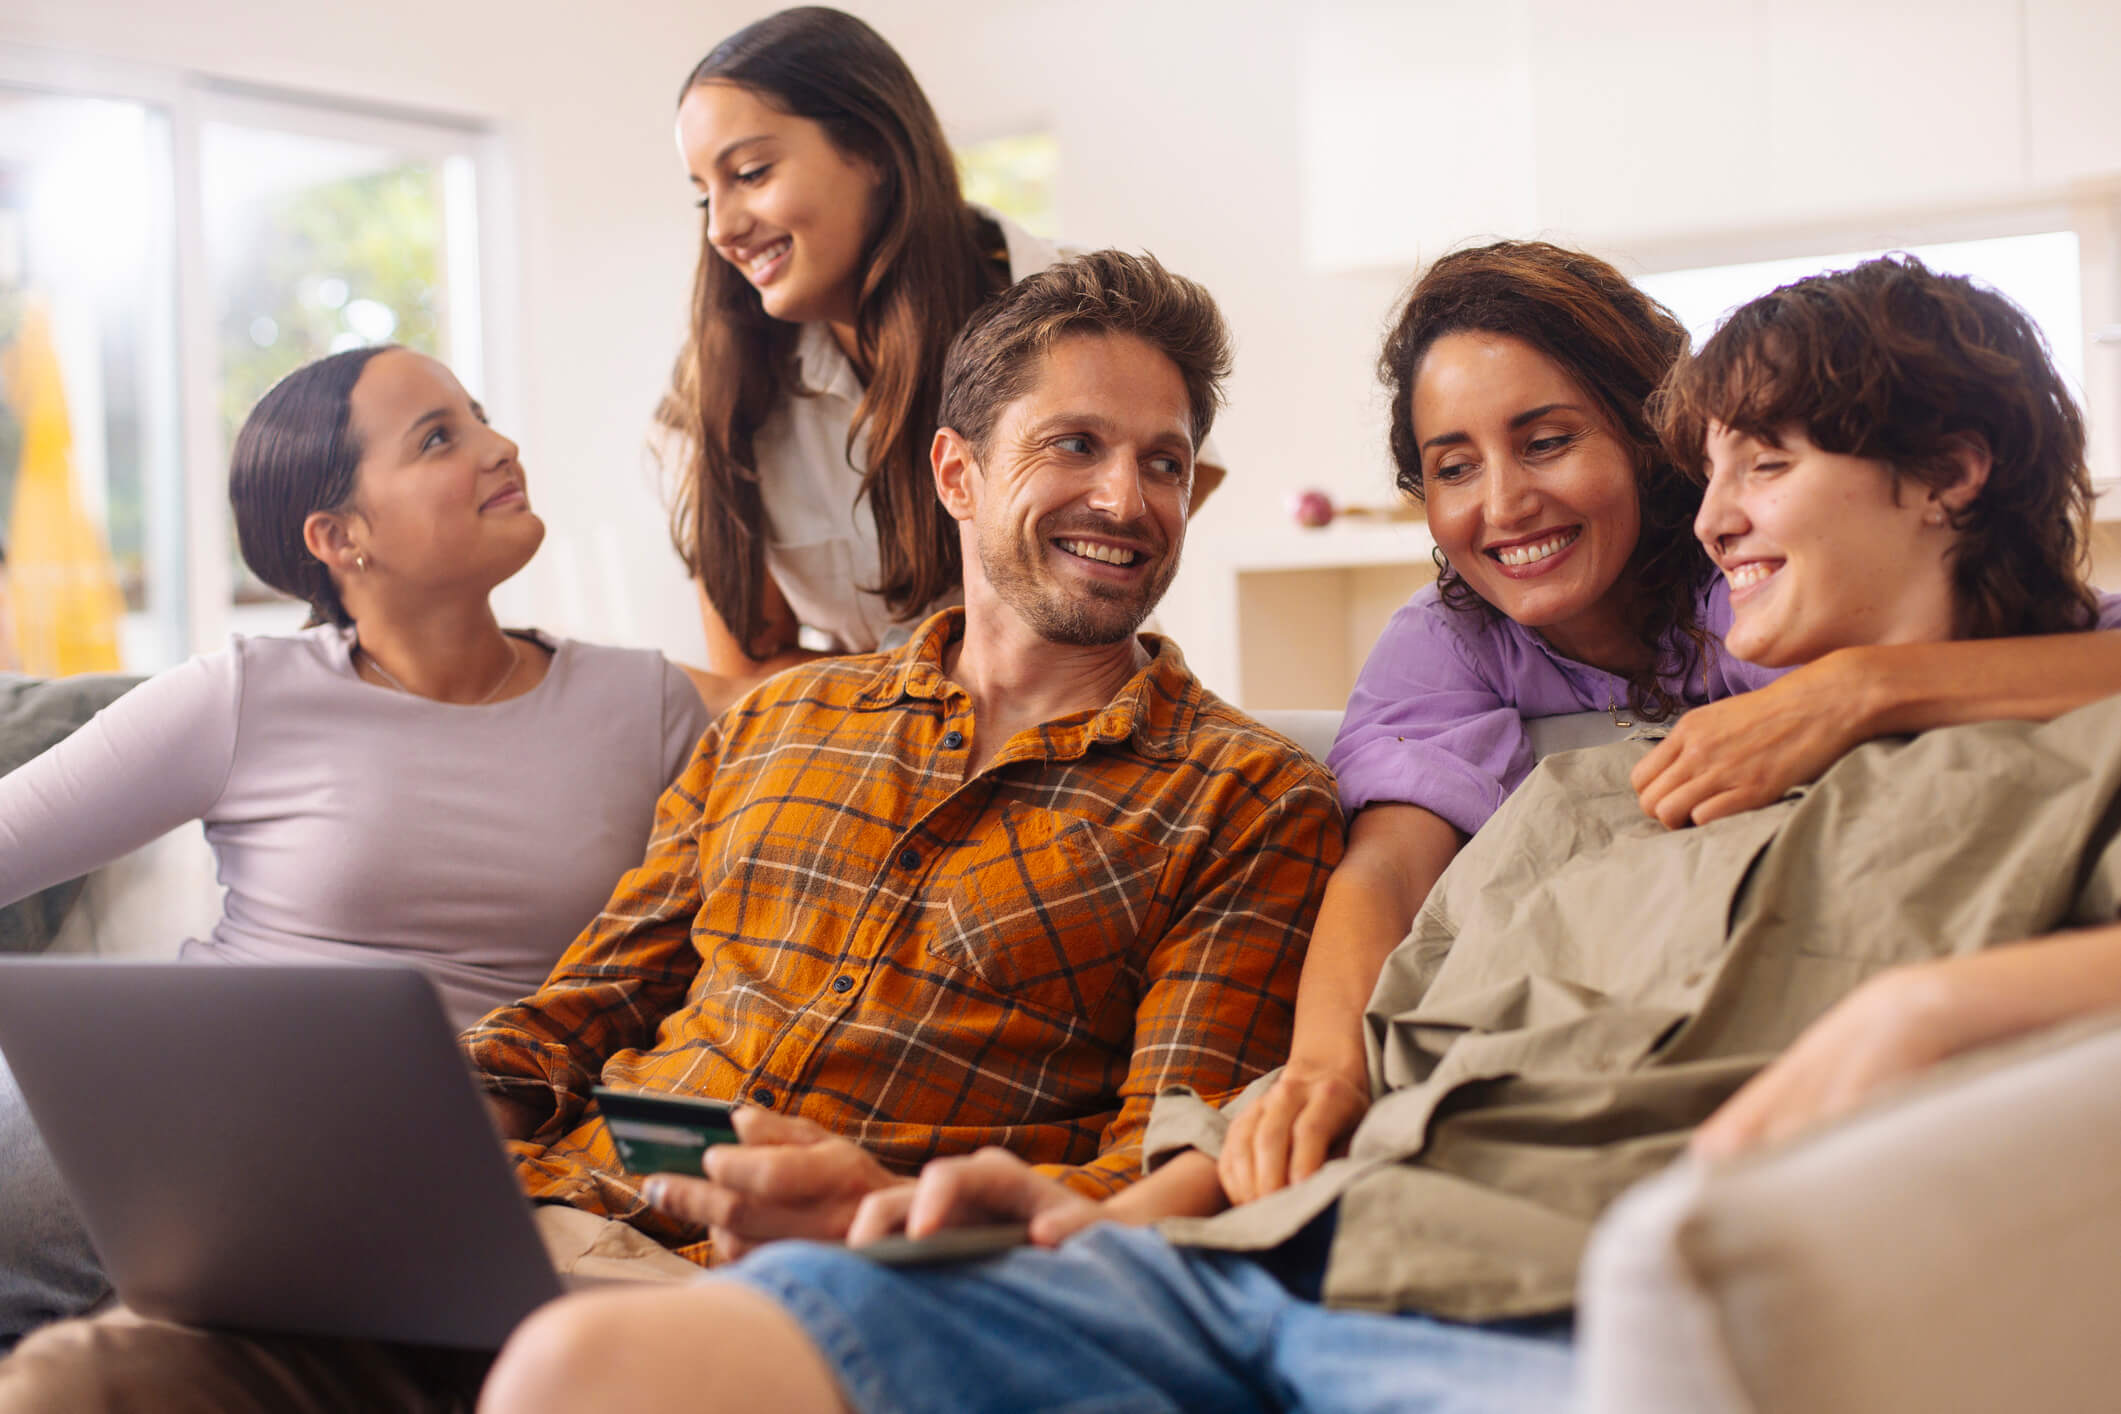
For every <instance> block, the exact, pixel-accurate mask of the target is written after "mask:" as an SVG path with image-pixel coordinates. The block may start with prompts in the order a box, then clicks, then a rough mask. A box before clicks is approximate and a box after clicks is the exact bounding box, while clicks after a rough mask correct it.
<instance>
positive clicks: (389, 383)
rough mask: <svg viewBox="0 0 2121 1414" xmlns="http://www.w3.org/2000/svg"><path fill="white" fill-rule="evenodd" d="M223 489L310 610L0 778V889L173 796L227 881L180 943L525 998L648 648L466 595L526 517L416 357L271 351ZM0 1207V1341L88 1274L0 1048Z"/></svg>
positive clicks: (120, 705)
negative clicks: (270, 378)
mask: <svg viewBox="0 0 2121 1414" xmlns="http://www.w3.org/2000/svg"><path fill="white" fill-rule="evenodd" d="M229 494H230V499H231V501H232V502H233V505H234V508H235V512H236V523H237V532H238V535H239V537H240V539H241V541H242V546H243V554H244V559H245V560H246V561H247V562H248V563H249V564H250V566H251V567H252V569H253V570H255V571H256V572H257V573H258V575H259V577H260V578H262V579H264V580H265V581H266V582H267V583H269V584H271V585H273V586H274V587H276V588H279V589H281V590H283V591H285V592H287V593H289V594H292V595H294V596H296V597H298V598H301V599H305V600H307V601H308V602H309V603H310V605H311V606H312V609H313V610H314V615H313V626H312V627H310V628H307V629H305V630H303V631H302V632H301V633H298V634H294V635H290V636H287V637H259V638H237V639H235V640H234V641H232V643H231V644H230V646H229V647H228V648H227V649H225V650H223V651H221V652H218V653H213V654H209V655H206V656H205V657H201V658H196V659H193V660H192V661H191V662H188V663H185V664H183V665H181V666H179V667H177V668H174V669H172V670H171V671H169V672H167V673H164V674H162V675H160V676H159V677H156V678H154V679H152V680H151V681H149V682H146V683H143V684H141V685H140V686H139V687H137V688H135V689H134V690H133V691H132V692H130V693H128V694H127V695H126V696H124V697H122V698H120V699H119V700H118V701H117V702H116V703H114V704H112V705H111V706H110V707H108V708H106V709H105V710H104V711H103V712H102V713H100V714H98V715H97V716H96V717H95V718H94V719H93V720H91V721H90V722H89V723H88V724H87V725H86V726H84V727H82V728H81V730H80V731H78V732H76V733H75V734H74V735H73V736H71V737H69V738H67V739H66V740H65V741H62V742H61V743H59V745H57V746H56V747H54V748H52V749H51V750H50V751H48V752H46V753H45V754H44V755H42V756H40V757H38V758H36V759H35V760H33V761H31V762H29V763H28V764H26V765H24V766H23V767H21V768H20V769H19V770H17V771H15V772H13V773H11V774H9V775H7V776H5V777H0V903H4V902H7V901H9V900H12V899H14V898H17V897H21V896H23V895H26V894H29V893H33V892H35V891H36V890H38V889H41V888H43V887H45V886H47V885H49V884H52V883H55V882H57V881H59V880H62V879H67V878H71V877H73V876H75V875H77V874H81V873H84V872H86V871H87V870H89V869H92V868H95V867H96V866H98V865H100V864H102V863H104V862H105V861H107V860H109V859H112V858H115V857H116V856H118V855H120V854H123V853H125V852H126V851H128V850H130V849H133V848H135V847H136V846H138V845H140V844H144V843H145V842H147V841H148V840H150V839H153V838H154V837H155V836H157V835H159V834H161V833H163V832H164V831H166V830H169V829H172V828H174V827H176V826H178V825H180V824H183V823H185V822H187V821H190V820H200V821H203V822H204V824H205V828H206V837H207V841H208V843H209V844H210V845H211V846H212V848H213V851H214V855H215V860H216V865H217V868H218V872H219V875H220V879H221V882H222V884H223V885H224V886H225V887H226V896H225V900H224V903H223V912H222V916H221V918H220V920H219V921H218V922H216V924H215V925H214V927H213V930H212V931H211V933H210V934H209V935H208V936H207V937H205V938H198V939H191V940H188V941H186V942H185V943H184V945H183V952H182V956H183V957H184V959H185V960H186V961H197V962H202V963H215V962H322V961H339V962H362V961H382V962H398V963H409V964H411V965H413V966H416V967H418V968H420V969H421V970H422V971H424V972H425V973H426V974H427V975H428V976H429V978H430V979H431V980H433V982H434V983H435V985H436V989H437V990H438V991H439V993H440V994H441V997H442V1000H443V1004H444V1008H445V1010H446V1011H447V1012H448V1013H449V1015H450V1016H451V1018H452V1019H453V1020H454V1021H456V1022H457V1024H459V1025H469V1024H470V1023H471V1022H473V1021H475V1020H477V1019H478V1018H479V1017H480V1016H482V1015H484V1014H485V1012H487V1011H488V1010H490V1009H492V1008H493V1007H496V1006H499V1005H502V1004H504V1003H507V1002H511V1001H514V1000H516V999H517V998H519V997H522V996H525V995H528V994H529V993H530V992H532V991H534V990H536V988H537V987H538V985H539V983H541V982H542V981H543V980H544V977H545V974H546V973H547V972H548V971H549V970H550V969H551V966H552V964H553V962H554V961H555V960H556V959H557V958H558V956H559V954H560V953H561V951H562V950H563V949H564V948H565V947H566V945H567V944H568V942H570V941H571V940H572V939H573V937H574V935H575V934H576V933H577V932H579V931H580V930H581V928H582V927H583V925H585V924H586V923H588V922H589V921H590V920H591V919H592V918H594V917H595V916H596V913H597V911H598V909H599V908H601V907H602V906H603V904H604V902H605V900H606V899H607V898H608V897H609V895H610V893H611V889H612V887H613V885H614V884H616V883H617V881H618V879H619V876H620V875H621V874H623V873H624V872H625V871H626V870H627V869H630V868H632V867H634V866H636V865H638V864H639V863H640V861H641V858H642V856H643V853H644V851H645V849H646V846H647V840H648V832H649V827H650V825H651V823H652V820H653V817H654V809H655V801H656V797H657V796H658V795H660V794H661V792H662V790H663V788H664V787H665V786H666V785H667V784H668V783H669V782H670V781H671V780H672V779H673V778H674V777H675V776H676V774H677V773H678V771H680V770H681V769H682V768H683V766H684V764H685V762H686V761H687V760H688V759H689V758H690V756H691V753H692V750H693V747H694V744H695V742H696V741H697V739H698V737H699V735H700V733H701V732H702V731H703V730H705V727H706V725H707V716H706V711H705V708H704V707H703V706H702V705H701V702H700V699H699V697H698V695H697V694H696V693H695V692H694V690H693V688H692V686H691V684H690V683H689V682H688V681H687V679H686V678H685V676H684V674H683V673H682V671H681V670H679V669H678V668H676V667H674V666H673V665H671V664H669V663H667V662H665V661H664V660H663V658H662V656H661V655H660V654H657V653H654V652H648V651H642V650H636V649H619V648H604V647H599V646H596V645H593V644H584V643H576V642H572V641H568V640H555V639H552V638H548V637H546V636H545V635H542V634H538V633H533V632H504V631H503V630H502V629H501V627H500V625H499V624H498V622H497V621H496V620H495V618H494V615H493V611H492V609H491V608H490V606H489V604H488V596H489V595H490V594H491V592H492V591H493V589H494V587H495V586H496V585H498V584H500V583H501V581H503V580H505V579H507V578H508V577H509V576H510V575H512V574H514V573H515V572H516V571H517V570H519V569H521V568H522V567H523V565H524V564H525V563H527V562H528V561H529V559H530V557H531V555H532V553H533V552H534V551H536V549H537V547H538V544H539V542H540V541H541V540H542V539H543V537H544V533H545V532H544V526H543V524H542V523H541V522H540V521H539V520H538V518H537V516H536V515H534V514H533V513H532V512H531V509H530V502H529V498H528V491H527V487H526V483H525V479H524V472H523V468H522V465H521V464H520V463H519V462H518V461H517V459H516V448H515V444H514V443H512V442H510V441H509V440H508V439H507V438H506V437H503V436H502V435H500V434H499V433H498V432H496V431H494V430H493V429H492V428H491V427H489V426H488V425H487V423H486V420H485V415H484V413H483V411H482V410H481V409H480V408H479V406H478V404H477V403H475V402H474V401H472V399H471V398H470V397H469V396H468V395H467V394H466V393H465V391H464V389H463V388H462V387H461V386H460V385H459V384H458V383H457V381H456V379H455V378H454V377H452V376H451V375H450V373H449V370H448V369H446V368H444V367H443V366H442V365H441V364H439V363H436V362H435V361H434V360H433V359H430V358H426V357H423V356H422V355H420V354H416V353H413V352H411V351H409V350H405V349H397V348H390V349H361V350H356V351H353V352H350V353H344V354H336V355H333V356H332V357H330V358H327V359H324V360H322V361H320V362H318V363H314V364H311V365H309V366H308V367H307V368H304V369H302V370H300V371H298V372H297V373H295V374H293V375H290V376H289V377H288V378H287V379H285V380H284V381H283V382H281V383H280V384H279V385H278V386H277V387H275V388H274V389H273V390H272V391H271V392H270V393H268V394H266V396H265V398H264V399H263V400H262V401H261V402H260V403H259V404H258V407H257V408H256V410H254V411H253V412H252V414H251V416H250V419H249V420H248V421H247V422H246V423H245V425H244V428H243V431H242V433H241V434H240V435H239V436H238V438H237V440H236V448H235V454H234V458H233V463H232V467H231V472H230V482H229ZM84 1044H87V1045H93V1044H94V1039H93V1038H92V1037H91V1038H85V1039H84ZM0 1212H4V1213H5V1214H6V1217H5V1220H4V1221H0V1351H4V1350H5V1349H6V1348H7V1347H8V1346H9V1345H11V1344H12V1343H13V1341H14V1339H15V1338H17V1337H18V1336H20V1335H21V1334H23V1333H24V1332H26V1331H27V1330H28V1329H29V1328H30V1327H32V1326H34V1325H37V1324H40V1323H42V1322H43V1321H45V1320H49V1319H52V1318H54V1317H56V1316H60V1315H66V1314H71V1313H73V1312H75V1311H78V1310H80V1309H83V1308H84V1307H85V1306H86V1305H88V1304H89V1303H91V1302H92V1301H93V1300H94V1299H95V1298H96V1297H97V1296H99V1295H100V1294H101V1291H102V1289H103V1285H104V1283H103V1278H102V1273H101V1271H100V1269H99V1268H98V1266H97V1264H96V1262H95V1260H94V1254H93V1252H92V1251H91V1250H90V1248H89V1246H88V1243H87V1240H86V1237H85V1235H84V1234H83V1233H82V1232H81V1229H80V1226H79V1223H78V1221H77V1220H76V1218H75V1217H74V1214H73V1210H72V1207H71V1204H70V1203H69V1202H68V1201H67V1199H66V1195H65V1192H64V1188H63V1186H62V1185H61V1184H60V1182H59V1180H58V1177H57V1175H56V1173H55V1172H54V1171H53V1169H52V1166H51V1161H50V1158H49V1156H48V1155H47V1154H46V1152H45V1150H44V1148H43V1146H42V1144H41V1143H40V1142H38V1140H37V1137H36V1134H35V1131H34V1129H33V1128H32V1127H31V1126H30V1124H29V1120H28V1116H27V1113H26V1111H25V1110H24V1109H23V1106H22V1104H21V1100H20V1097H19V1096H18V1095H16V1094H15V1093H14V1092H13V1086H12V1082H11V1081H9V1079H8V1077H7V1076H6V1073H5V1070H4V1068H0Z"/></svg>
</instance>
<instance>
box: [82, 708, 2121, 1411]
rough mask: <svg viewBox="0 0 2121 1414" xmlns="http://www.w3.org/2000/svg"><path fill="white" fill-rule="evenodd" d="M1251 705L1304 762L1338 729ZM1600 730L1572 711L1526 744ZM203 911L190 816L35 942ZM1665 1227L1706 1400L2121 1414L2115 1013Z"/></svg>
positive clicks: (162, 936)
mask: <svg viewBox="0 0 2121 1414" xmlns="http://www.w3.org/2000/svg"><path fill="white" fill-rule="evenodd" d="M1259 716H1260V717H1261V718H1262V720H1264V721H1265V722H1267V724H1268V725H1270V726H1272V727H1274V728H1275V729H1276V730H1278V731H1280V732H1281V733H1282V734H1283V735H1285V736H1287V737H1289V738H1290V740H1292V741H1293V742H1295V743H1296V744H1297V745H1298V746H1300V747H1302V748H1303V749H1305V750H1306V751H1309V752H1310V753H1312V754H1313V755H1316V756H1318V757H1320V758H1321V759H1323V757H1324V755H1325V753H1326V750H1327V748H1328V747H1329V746H1330V745H1331V743H1332V739H1333V734H1334V732H1335V730H1336V729H1337V728H1338V726H1339V721H1340V713H1338V712H1332V711H1324V712H1294V711H1291V712H1262V713H1260V714H1259ZM1615 734H1616V728H1615V724H1614V723H1613V722H1611V721H1610V720H1609V719H1608V717H1607V715H1606V714H1604V713H1595V712H1594V713H1584V714H1580V715H1579V716H1577V717H1569V718H1555V719H1551V720H1549V721H1548V722H1544V723H1539V724H1535V733H1534V745H1535V749H1537V750H1539V751H1540V752H1541V753H1542V754H1545V753H1546V752H1548V751H1552V750H1561V749H1568V748H1570V747H1577V746H1587V745H1594V744H1597V743H1598V742H1600V741H1604V740H1610V739H1612V738H1613V736H1614V735H1615ZM1621 734H1624V733H1621ZM218 903H219V889H218V887H217V886H216V885H215V884H214V882H213V873H212V859H211V855H210V854H209V853H208V851H207V849H206V846H205V842H204V839H203V837H202V836H201V834H200V831H199V828H198V827H197V826H196V825H193V826H188V827H186V828H185V829H184V830H180V831H177V832H174V833H173V834H171V835H168V836H165V837H163V838H162V839H160V840H158V841H156V842H154V843H153V844H151V845H149V846H147V847H146V848H145V849H142V850H139V851H136V852H135V853H134V854H132V855H129V856H127V857H126V858H124V859H121V860H118V861H115V862H114V863H112V864H110V865H107V866H105V867H104V868H102V869H99V870H97V871H96V872H95V873H94V874H92V875H90V876H89V879H88V881H87V885H86V887H85V889H84V890H83V892H82V894H81V897H80V899H79V900H78V902H77V903H76V904H75V905H74V907H73V909H72V911H71V912H70V913H69V914H68V916H67V918H66V921H65V923H64V925H63V926H62V928H61V929H60V933H59V936H58V937H57V939H56V940H55V941H54V942H53V943H52V950H53V951H56V952H75V953H96V954H105V955H113V956H134V957H155V956H166V955H169V954H170V953H172V952H173V951H174V949H175V945H176V942H177V940H178V939H180V938H183V937H186V936H190V935H193V934H196V933H201V932H203V931H205V930H206V929H207V928H208V927H210V926H211V923H212V920H213V918H214V917H215V916H216V914H217V912H218ZM1679 1232H1680V1250H1681V1253H1682V1260H1683V1262H1684V1264H1685V1266H1686V1268H1687V1275H1688V1278H1689V1280H1690V1281H1691V1282H1692V1283H1693V1284H1694V1285H1695V1287H1696V1288H1697V1290H1698V1291H1700V1292H1701V1293H1703V1294H1704V1295H1705V1296H1706V1298H1707V1300H1708V1302H1709V1304H1710V1307H1711V1309H1712V1311H1713V1313H1714V1320H1715V1323H1716V1325H1717V1328H1718V1334H1719V1336H1720V1338H1721V1342H1722V1345H1723V1351H1722V1352H1721V1354H1722V1356H1723V1358H1724V1359H1725V1361H1726V1362H1727V1365H1728V1368H1729V1370H1730V1372H1731V1374H1732V1375H1733V1376H1734V1377H1735V1381H1734V1382H1735V1386H1736V1388H1735V1390H1734V1391H1733V1394H1732V1399H1731V1402H1730V1404H1729V1406H1728V1407H1727V1409H1726V1410H1725V1411H1721V1414H1901V1411H1906V1414H1915V1411H1922V1414H1955V1412H1956V1411H1966V1414H1976V1411H1979V1414H2016V1411H2032V1410H2040V1411H2045V1410H2056V1411H2064V1410H2067V1411H2079V1410H2083V1411H2094V1410H2106V1409H2121V1356H2117V1355H2116V1354H2115V1353H2114V1350H2113V1348H2112V1347H2111V1346H2110V1345H2109V1344H2108V1342H2109V1340H2110V1339H2111V1338H2112V1336H2113V1335H2114V1334H2115V1333H2116V1332H2117V1331H2121V1316H2117V1315H2113V1314H2110V1311H2111V1310H2113V1309H2114V1308H2112V1307H2109V1305H2108V1301H2109V1300H2111V1299H2112V1298H2113V1296H2114V1295H2116V1294H2117V1293H2121V1023H2114V1022H2108V1023H2103V1024H2092V1025H2087V1026H2080V1027H2074V1028H2069V1029H2067V1030H2065V1031H2063V1032H2059V1033H2057V1034H2054V1035H2050V1036H2042V1037H2038V1038H2035V1039H2033V1040H2032V1041H2030V1042H2028V1043H2025V1044H2022V1045H2018V1046H2013V1047H2005V1048H1999V1049H1997V1050H1996V1051H1994V1052H1989V1053H1984V1054H1981V1055H1978V1056H1974V1057H1970V1058H1967V1059H1966V1060H1963V1061H1961V1062H1958V1063H1955V1064H1952V1065H1948V1066H1944V1067H1940V1068H1939V1069H1938V1070H1937V1071H1936V1072H1935V1073H1934V1074H1932V1075H1931V1076H1929V1077H1927V1078H1925V1079H1924V1080H1923V1081H1922V1082H1921V1083H1919V1084H1917V1085H1914V1086H1912V1087H1910V1088H1909V1089H1908V1090H1907V1091H1905V1092H1904V1093H1902V1094H1900V1095H1897V1096H1894V1097H1891V1098H1889V1099H1887V1100H1885V1101H1883V1102H1881V1103H1879V1104H1876V1105H1873V1106H1871V1107H1870V1108H1868V1109H1866V1110H1865V1111H1863V1112H1862V1113H1860V1114H1859V1115H1857V1116H1856V1117H1855V1118H1853V1119H1852V1120H1850V1121H1847V1122H1844V1123H1841V1124H1837V1125H1833V1126H1830V1127H1829V1128H1826V1129H1824V1130H1822V1131H1820V1132H1818V1133H1816V1134H1813V1135H1810V1136H1808V1137H1806V1138H1804V1139H1801V1140H1799V1141H1798V1142H1796V1143H1794V1144H1791V1145H1788V1146H1785V1147H1784V1148H1781V1149H1778V1150H1776V1151H1774V1152H1771V1153H1769V1154H1766V1155H1763V1156H1760V1157H1758V1158H1754V1159H1749V1160H1746V1161H1743V1162H1740V1163H1737V1164H1734V1165H1731V1166H1729V1167H1728V1168H1726V1169H1723V1170H1721V1171H1719V1172H1718V1173H1716V1174H1715V1175H1713V1176H1712V1177H1711V1178H1710V1179H1709V1180H1708V1181H1707V1182H1706V1183H1705V1184H1703V1185H1702V1186H1701V1188H1700V1189H1699V1191H1698V1193H1697V1194H1695V1195H1694V1196H1693V1198H1692V1200H1691V1203H1690V1206H1689V1210H1688V1211H1687V1212H1686V1214H1685V1215H1684V1217H1683V1220H1682V1222H1681V1224H1680V1228H1679Z"/></svg>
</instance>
